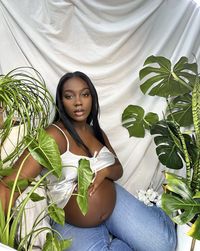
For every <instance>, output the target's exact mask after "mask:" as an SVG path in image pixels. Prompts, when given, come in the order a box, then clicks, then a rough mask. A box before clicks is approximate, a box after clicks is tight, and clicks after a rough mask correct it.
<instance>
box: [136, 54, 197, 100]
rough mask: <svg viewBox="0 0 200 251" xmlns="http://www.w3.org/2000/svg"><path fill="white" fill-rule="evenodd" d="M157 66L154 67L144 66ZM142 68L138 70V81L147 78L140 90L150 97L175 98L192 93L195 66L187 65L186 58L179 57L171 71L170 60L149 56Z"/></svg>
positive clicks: (195, 72)
mask: <svg viewBox="0 0 200 251" xmlns="http://www.w3.org/2000/svg"><path fill="white" fill-rule="evenodd" d="M149 64H153V65H154V64H158V67H155V66H146V65H149ZM144 66H145V67H144V68H143V69H142V70H140V73H139V76H140V80H142V79H144V78H145V77H147V76H148V78H147V79H146V80H145V81H144V83H142V84H141V86H140V88H141V90H142V92H143V93H144V94H145V93H147V92H148V94H149V95H150V96H154V95H156V96H160V97H169V96H177V95H181V94H185V93H189V92H191V91H192V86H193V84H194V81H195V78H196V74H197V64H195V63H193V64H190V63H188V59H187V58H186V57H181V58H180V60H179V61H178V62H177V63H176V64H175V65H174V67H173V69H172V66H171V62H170V60H168V59H167V58H165V57H161V56H157V57H156V56H150V57H148V58H147V59H146V61H145V62H144Z"/></svg>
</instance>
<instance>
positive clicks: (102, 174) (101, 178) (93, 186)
mask: <svg viewBox="0 0 200 251" xmlns="http://www.w3.org/2000/svg"><path fill="white" fill-rule="evenodd" d="M108 168H109V167H106V168H103V169H101V170H100V171H98V172H97V173H96V176H95V179H94V181H93V183H92V184H91V185H90V188H89V191H88V192H89V195H90V196H92V195H93V194H94V193H95V192H96V190H97V189H98V187H99V186H100V184H101V183H102V182H103V181H104V179H106V178H107V177H108Z"/></svg>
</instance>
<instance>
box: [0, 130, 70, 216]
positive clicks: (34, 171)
mask: <svg viewBox="0 0 200 251" xmlns="http://www.w3.org/2000/svg"><path fill="white" fill-rule="evenodd" d="M46 132H47V133H48V134H49V135H50V136H52V138H54V140H55V141H56V143H57V144H58V147H59V150H60V152H63V151H64V149H65V148H66V147H67V146H66V140H65V138H64V137H63V135H62V134H61V133H60V132H59V131H58V130H57V129H56V128H55V127H53V126H49V127H48V128H47V129H46ZM24 160H25V161H24ZM23 161H24V163H23ZM22 163H23V167H22V169H21V172H20V175H19V179H28V180H30V181H31V180H32V179H34V178H35V177H36V176H38V174H40V173H41V171H42V166H41V165H40V164H39V163H38V162H37V161H36V160H35V159H34V158H33V157H32V155H31V154H30V152H29V151H28V150H27V149H26V150H25V151H24V152H23V153H22V155H21V156H20V157H19V159H18V160H17V161H16V162H15V164H14V171H13V173H12V174H11V175H9V176H6V177H4V178H3V179H2V180H0V200H1V203H2V206H3V210H4V212H7V209H8V205H9V201H10V193H11V190H10V189H9V188H8V185H7V184H8V183H9V182H11V181H14V180H15V178H16V175H17V172H18V170H19V167H20V165H21V164H22ZM19 195H20V193H19V192H15V193H14V198H13V201H12V205H14V203H15V201H16V199H17V197H18V196H19Z"/></svg>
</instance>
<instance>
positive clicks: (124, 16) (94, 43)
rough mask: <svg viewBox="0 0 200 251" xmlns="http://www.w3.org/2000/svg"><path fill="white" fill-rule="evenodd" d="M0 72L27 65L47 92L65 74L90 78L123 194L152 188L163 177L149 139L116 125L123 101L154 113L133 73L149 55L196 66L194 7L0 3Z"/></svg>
mask: <svg viewBox="0 0 200 251" xmlns="http://www.w3.org/2000/svg"><path fill="white" fill-rule="evenodd" d="M0 13H1V18H0V71H1V73H3V74H5V73H7V72H8V71H9V70H11V69H13V68H14V67H18V66H33V67H34V68H36V69H37V70H38V71H39V72H40V73H41V74H42V76H43V77H44V79H45V81H46V84H47V86H48V88H49V90H50V91H51V93H52V94H53V96H55V90H56V86H57V83H58V80H59V78H60V77H61V76H62V75H63V74H64V73H66V72H69V71H76V70H79V71H83V72H85V73H86V74H88V75H89V76H90V78H91V79H92V80H93V82H94V85H95V86H96V88H97V91H98V93H99V99H100V105H101V117H100V123H101V125H102V128H103V129H104V131H105V132H106V133H107V135H108V137H109V139H110V142H111V144H112V145H113V147H114V149H115V151H116V153H117V155H118V157H119V159H120V161H121V163H122V164H123V167H124V175H123V177H122V178H121V180H119V182H120V183H121V184H122V185H123V186H125V187H126V188H127V189H128V190H129V191H130V192H132V193H135V191H136V190H137V189H139V188H148V187H149V186H150V185H151V186H153V187H154V188H155V189H159V188H160V185H161V182H162V179H163V174H162V173H161V169H162V168H161V167H160V166H159V164H158V160H157V157H156V155H155V151H154V147H155V146H154V143H153V141H152V138H151V137H150V136H147V137H146V138H144V139H136V138H129V136H128V132H127V130H126V129H125V128H123V127H122V125H121V114H122V112H123V110H124V109H125V107H126V106H127V105H128V104H138V105H142V106H143V107H145V108H146V111H158V112H160V113H161V112H162V111H161V109H160V105H161V103H162V102H163V101H161V100H160V99H155V98H152V97H149V96H144V95H143V94H142V93H141V91H140V89H139V78H138V73H139V70H140V69H141V67H142V65H143V63H144V60H145V58H146V57H148V56H150V55H162V56H166V57H168V58H170V59H171V60H172V61H173V62H175V61H177V60H178V59H179V58H180V57H181V56H187V57H189V59H190V60H193V59H194V56H195V57H196V60H197V62H198V63H200V7H198V5H197V4H196V3H195V2H193V1H192V0H29V1H28V0H0Z"/></svg>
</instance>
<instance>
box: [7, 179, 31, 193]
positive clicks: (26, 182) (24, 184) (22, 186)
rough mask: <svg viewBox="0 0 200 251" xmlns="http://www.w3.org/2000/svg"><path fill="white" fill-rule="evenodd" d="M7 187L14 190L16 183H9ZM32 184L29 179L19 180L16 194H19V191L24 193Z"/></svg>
mask: <svg viewBox="0 0 200 251" xmlns="http://www.w3.org/2000/svg"><path fill="white" fill-rule="evenodd" d="M6 184H7V186H8V187H9V188H10V189H12V187H13V184H14V181H8V182H7V183H6ZM29 184H30V182H29V180H28V179H19V180H17V186H16V189H15V191H16V192H19V191H23V190H24V189H26V188H27V186H28V185H29Z"/></svg>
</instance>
